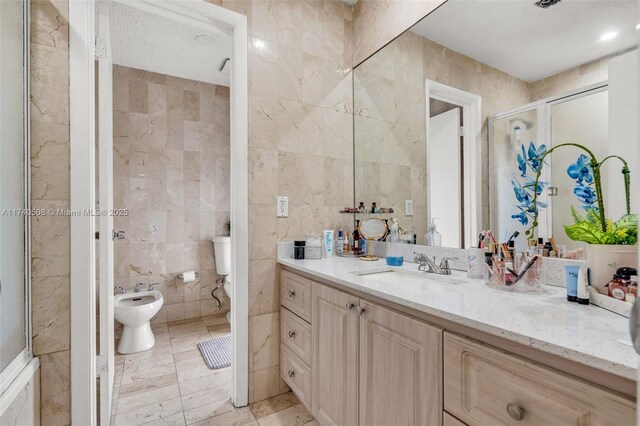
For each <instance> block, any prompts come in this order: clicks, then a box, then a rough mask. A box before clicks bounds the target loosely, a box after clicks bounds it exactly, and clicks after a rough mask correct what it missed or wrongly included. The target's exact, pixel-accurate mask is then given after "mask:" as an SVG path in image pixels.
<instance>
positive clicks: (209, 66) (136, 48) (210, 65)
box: [111, 2, 232, 86]
mask: <svg viewBox="0 0 640 426" xmlns="http://www.w3.org/2000/svg"><path fill="white" fill-rule="evenodd" d="M111 45H112V50H113V62H114V63H115V64H118V65H124V66H127V67H133V68H139V69H143V70H147V71H153V72H157V73H160V74H168V75H173V76H176V77H182V78H187V79H190V80H197V81H203V82H207V83H213V84H218V85H222V86H229V72H228V70H229V68H230V66H229V64H227V66H226V67H225V70H224V72H220V66H221V65H222V63H223V62H224V59H225V58H230V57H231V49H232V39H231V36H230V33H229V31H228V30H226V29H224V28H222V27H220V28H218V29H215V28H214V29H211V28H209V27H204V26H201V25H200V24H197V23H195V22H181V21H177V20H173V19H169V18H166V17H164V16H159V15H156V14H153V13H150V12H147V11H144V10H141V9H137V8H135V7H130V6H126V5H123V4H122V3H118V2H114V3H113V9H112V13H111Z"/></svg>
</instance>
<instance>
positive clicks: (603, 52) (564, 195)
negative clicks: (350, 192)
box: [353, 0, 638, 249]
mask: <svg viewBox="0 0 640 426" xmlns="http://www.w3.org/2000/svg"><path fill="white" fill-rule="evenodd" d="M463 10H464V13H462V11H463ZM637 16H638V4H637V2H635V1H608V2H581V1H571V0H564V1H561V2H558V3H556V4H554V5H553V6H550V7H547V8H541V7H538V6H537V5H535V4H533V2H524V1H513V2H504V1H491V0H490V1H468V0H449V1H448V2H446V3H445V4H443V5H442V6H441V7H439V8H438V9H437V10H435V11H434V12H432V13H431V14H430V15H428V16H427V17H425V18H424V19H422V20H421V21H420V22H418V23H417V24H416V25H414V26H413V27H412V28H411V29H409V30H408V31H407V32H405V33H404V34H402V35H401V36H399V37H398V38H397V39H395V40H394V41H392V42H391V43H389V44H388V45H386V46H385V47H384V48H382V49H381V50H379V51H378V52H377V53H375V54H374V55H372V56H371V57H370V58H369V59H367V60H366V61H364V62H363V63H361V64H360V65H358V66H357V67H356V68H355V69H354V73H353V75H354V173H355V177H354V179H355V194H354V196H355V199H354V204H355V205H356V206H358V205H359V204H360V203H362V204H363V205H364V206H365V209H364V210H365V213H362V210H360V211H361V213H357V214H356V219H357V220H362V219H363V218H365V217H372V216H373V215H375V217H380V218H382V219H390V218H396V219H397V220H398V223H399V225H400V226H401V228H402V230H403V231H404V234H403V235H404V236H405V241H406V242H413V243H417V244H428V245H443V246H446V247H462V248H464V247H473V246H475V245H476V244H477V238H478V233H479V232H480V231H481V230H482V229H488V228H491V229H493V230H494V232H495V233H496V237H497V238H498V240H500V241H505V240H507V239H509V236H511V235H512V234H513V233H514V232H515V231H518V232H520V233H521V234H522V235H524V231H525V230H526V229H528V228H529V227H530V226H531V223H530V220H531V218H530V217H528V216H527V214H526V212H525V213H523V211H522V209H521V208H520V207H518V205H519V204H521V203H519V201H518V199H517V196H516V192H515V189H516V188H517V187H518V185H521V184H526V181H527V179H529V178H530V175H531V174H532V173H531V172H530V171H529V172H526V173H523V172H522V171H521V170H520V168H519V163H518V155H519V154H520V155H521V156H522V155H523V154H522V152H523V150H524V155H525V158H526V156H527V155H529V154H530V153H531V154H532V155H534V154H535V155H537V154H539V153H540V152H541V150H544V149H549V148H551V147H553V146H555V145H557V144H560V143H563V142H568V141H572V142H576V143H580V144H582V145H585V146H588V147H590V148H592V150H593V152H594V153H595V154H596V156H597V157H599V158H604V157H606V156H607V155H609V154H611V153H624V155H625V158H626V159H627V161H629V167H630V169H631V170H632V171H634V170H637V168H636V160H635V159H636V154H635V150H636V145H637V120H634V119H632V118H631V117H634V115H633V114H635V116H637V100H636V98H635V97H633V96H623V95H622V93H624V91H625V90H626V91H627V92H626V93H636V92H637V74H638V72H637V71H638V70H637V52H636V48H637V39H636V37H637V33H636V31H637V30H636V25H637V22H635V21H636V20H637V19H636V18H637ZM576 17H579V19H576ZM634 88H635V89H634ZM625 117H627V118H626V119H625ZM579 156H580V151H579V150H578V149H575V150H572V149H567V150H564V151H563V150H558V151H556V153H554V155H553V161H552V160H551V158H549V157H548V159H547V160H545V167H544V168H543V176H542V180H543V181H544V182H545V188H544V191H543V193H542V194H541V195H540V202H541V203H542V204H541V205H545V206H546V207H544V208H542V209H541V210H540V214H539V218H538V222H539V226H538V228H537V229H536V235H535V236H536V237H538V236H539V237H542V238H544V239H545V240H546V239H547V238H549V237H552V236H553V237H554V238H555V240H556V242H557V243H558V244H559V245H562V246H565V247H567V248H569V249H570V248H574V247H577V246H579V245H580V244H581V243H577V242H574V241H572V240H570V239H569V238H568V237H567V236H566V234H565V232H564V228H563V226H564V225H566V224H568V223H569V222H570V221H571V206H574V205H576V202H575V199H574V198H575V196H574V191H575V185H574V182H573V180H572V179H570V178H569V177H568V176H567V169H568V167H569V166H570V165H571V164H573V163H575V162H576V160H577V159H578V158H579ZM608 167H609V168H611V170H610V171H607V172H606V176H603V186H605V187H607V188H608V189H610V191H609V192H608V200H607V201H606V202H607V207H608V208H609V212H611V213H612V216H613V217H616V218H617V217H619V216H621V215H622V214H624V202H623V201H622V202H621V201H620V200H621V198H622V199H623V198H624V191H623V187H622V185H616V183H614V180H616V179H617V180H620V179H621V178H620V176H619V174H620V173H619V172H620V170H619V169H620V168H619V167H617V166H613V165H610V166H608ZM533 175H535V173H533ZM616 182H617V181H616ZM617 183H620V182H617ZM633 192H634V191H632V193H633ZM631 201H632V202H631V204H632V211H634V212H635V211H637V200H636V199H635V198H632V200H631ZM372 203H376V206H377V207H378V209H377V210H376V209H374V208H372V207H371V206H372ZM372 212H375V213H372ZM434 228H435V230H434ZM526 244H527V243H526V239H525V238H520V239H518V240H516V246H517V247H519V248H524V247H526Z"/></svg>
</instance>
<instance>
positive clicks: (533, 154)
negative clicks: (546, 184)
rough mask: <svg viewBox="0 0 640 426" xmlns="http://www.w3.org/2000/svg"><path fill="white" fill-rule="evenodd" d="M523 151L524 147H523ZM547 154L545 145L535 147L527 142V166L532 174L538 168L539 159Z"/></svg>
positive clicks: (531, 142)
mask: <svg viewBox="0 0 640 426" xmlns="http://www.w3.org/2000/svg"><path fill="white" fill-rule="evenodd" d="M523 151H524V146H523ZM546 153H547V146H546V145H545V144H542V145H540V146H539V147H536V144H534V143H533V141H530V142H529V149H528V152H527V154H528V156H529V166H531V170H533V171H534V172H537V171H538V167H539V166H540V159H541V158H542V157H543V156H544V155H545V154H546Z"/></svg>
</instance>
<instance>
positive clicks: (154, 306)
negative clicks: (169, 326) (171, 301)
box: [114, 290, 164, 354]
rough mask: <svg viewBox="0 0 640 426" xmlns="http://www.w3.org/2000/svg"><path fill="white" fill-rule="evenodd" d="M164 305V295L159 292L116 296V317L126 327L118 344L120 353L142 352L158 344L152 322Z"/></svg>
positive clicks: (150, 291)
mask: <svg viewBox="0 0 640 426" xmlns="http://www.w3.org/2000/svg"><path fill="white" fill-rule="evenodd" d="M163 303H164V298H163V297H162V293H160V292H159V291H157V290H141V291H138V292H128V293H122V294H116V296H115V300H114V315H115V318H116V320H117V321H118V322H120V323H122V325H124V329H123V330H122V337H120V343H119V344H118V352H119V353H121V354H133V353H136V352H142V351H146V350H147V349H151V348H152V347H153V346H154V345H155V344H156V338H155V336H154V335H153V331H151V324H150V321H151V318H153V317H154V316H155V315H156V314H157V313H158V312H159V311H160V308H161V307H162V304H163Z"/></svg>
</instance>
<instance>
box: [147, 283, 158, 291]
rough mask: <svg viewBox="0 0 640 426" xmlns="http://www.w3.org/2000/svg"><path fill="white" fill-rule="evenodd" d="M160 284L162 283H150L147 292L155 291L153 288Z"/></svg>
mask: <svg viewBox="0 0 640 426" xmlns="http://www.w3.org/2000/svg"><path fill="white" fill-rule="evenodd" d="M158 284H160V283H149V287H147V291H153V286H154V285H158Z"/></svg>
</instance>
